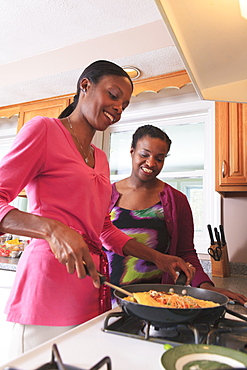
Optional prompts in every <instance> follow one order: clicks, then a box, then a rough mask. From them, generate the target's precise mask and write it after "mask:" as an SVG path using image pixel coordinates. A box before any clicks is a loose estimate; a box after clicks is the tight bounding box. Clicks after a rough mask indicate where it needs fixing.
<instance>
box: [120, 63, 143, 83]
mask: <svg viewBox="0 0 247 370" xmlns="http://www.w3.org/2000/svg"><path fill="white" fill-rule="evenodd" d="M122 68H123V70H124V71H125V72H126V73H128V75H129V76H130V78H131V80H136V79H137V78H139V77H140V75H141V72H140V71H139V69H138V68H136V67H131V66H125V67H122Z"/></svg>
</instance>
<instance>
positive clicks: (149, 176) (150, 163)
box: [130, 136, 169, 181]
mask: <svg viewBox="0 0 247 370" xmlns="http://www.w3.org/2000/svg"><path fill="white" fill-rule="evenodd" d="M168 151H169V147H168V143H167V142H166V141H163V140H162V139H160V138H154V137H150V136H144V137H142V138H141V139H139V140H138V141H137V143H136V148H135V149H133V148H131V151H130V152H131V157H132V174H134V175H135V176H136V177H137V178H138V179H139V180H141V181H149V180H153V179H154V178H156V176H158V174H159V173H160V171H161V170H162V168H163V165H164V160H165V157H166V155H167V153H168Z"/></svg>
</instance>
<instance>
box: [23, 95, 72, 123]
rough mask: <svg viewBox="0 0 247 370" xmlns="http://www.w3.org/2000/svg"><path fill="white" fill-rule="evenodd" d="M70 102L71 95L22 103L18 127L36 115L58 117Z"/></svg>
mask: <svg viewBox="0 0 247 370" xmlns="http://www.w3.org/2000/svg"><path fill="white" fill-rule="evenodd" d="M69 104H70V97H62V98H57V99H56V98H55V99H54V98H53V99H47V100H42V101H36V102H32V103H29V104H22V105H21V107H20V117H19V122H18V129H20V128H21V127H22V126H23V125H24V123H26V122H27V121H29V120H30V119H31V118H33V117H35V116H43V117H58V116H59V114H60V113H61V112H62V111H63V110H64V109H65V108H66V107H67V106H68V105H69Z"/></svg>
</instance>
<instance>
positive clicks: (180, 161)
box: [103, 100, 220, 254]
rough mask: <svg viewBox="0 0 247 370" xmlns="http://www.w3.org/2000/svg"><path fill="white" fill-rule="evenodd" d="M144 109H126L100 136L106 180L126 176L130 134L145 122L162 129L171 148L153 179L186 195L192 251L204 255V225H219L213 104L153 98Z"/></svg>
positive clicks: (132, 106)
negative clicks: (191, 222) (105, 157)
mask: <svg viewBox="0 0 247 370" xmlns="http://www.w3.org/2000/svg"><path fill="white" fill-rule="evenodd" d="M143 105H144V104H140V103H136V104H133V105H130V107H129V108H128V109H127V110H126V112H124V115H123V117H122V120H121V121H120V122H119V123H117V124H115V125H112V126H111V127H109V129H108V130H107V131H106V132H105V133H104V139H103V149H104V150H105V152H106V153H107V155H108V158H109V164H110V171H111V182H115V181H119V180H120V179H123V178H125V177H128V176H129V175H130V172H131V157H130V145H131V141H132V134H133V132H134V131H135V130H136V129H137V128H138V127H139V126H142V125H145V124H152V125H154V126H158V127H159V128H161V129H163V130H164V131H165V132H166V133H167V134H168V136H169V137H170V139H171V140H172V145H171V149H170V152H169V156H168V157H167V158H166V159H165V164H164V167H163V170H162V172H161V173H160V175H159V176H158V177H159V178H160V179H161V180H163V181H164V182H167V183H169V184H170V185H171V186H173V187H175V188H176V189H178V190H180V191H181V192H183V193H184V194H185V195H186V196H187V198H188V200H189V203H190V206H191V208H192V213H193V219H194V228H195V230H194V231H195V238H194V242H195V247H196V250H197V252H198V253H201V254H206V253H207V248H208V247H209V236H208V232H207V224H211V225H212V226H213V227H214V226H218V224H219V219H220V218H219V214H220V198H219V195H218V193H216V192H215V190H214V183H215V181H214V173H215V156H214V122H215V118H214V116H215V111H214V102H206V101H193V102H189V103H182V104H173V105H171V104H169V105H168V104H167V103H166V102H165V101H164V102H162V104H161V102H159V103H157V100H156V101H155V102H153V103H150V102H149V106H148V107H147V108H143ZM128 110H129V111H128Z"/></svg>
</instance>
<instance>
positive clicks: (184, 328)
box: [102, 312, 247, 353]
mask: <svg viewBox="0 0 247 370" xmlns="http://www.w3.org/2000/svg"><path fill="white" fill-rule="evenodd" d="M102 330H103V331H104V332H105V333H111V334H117V335H122V336H127V337H131V338H136V339H139V340H147V341H150V342H156V343H162V344H168V345H171V346H173V347H175V346H179V345H181V344H191V343H195V344H214V345H218V346H224V347H228V348H232V349H235V350H239V351H242V352H245V353H247V322H243V321H237V320H233V319H228V318H225V317H221V318H220V319H219V320H217V322H215V323H214V324H213V325H212V324H206V323H202V324H200V323H198V322H197V323H189V324H179V325H176V326H171V327H161V328H160V327H154V326H153V325H152V324H151V323H149V322H146V321H144V320H141V319H139V318H137V317H134V316H129V315H127V314H126V313H125V312H117V313H110V314H109V315H108V316H107V317H106V318H105V322H104V327H103V329H102Z"/></svg>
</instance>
